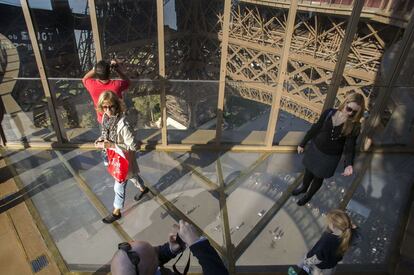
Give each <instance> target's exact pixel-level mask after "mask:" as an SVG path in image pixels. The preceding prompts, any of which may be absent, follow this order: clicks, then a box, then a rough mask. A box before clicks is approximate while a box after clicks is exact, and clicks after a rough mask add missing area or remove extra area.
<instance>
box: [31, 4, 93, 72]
mask: <svg viewBox="0 0 414 275" xmlns="http://www.w3.org/2000/svg"><path fill="white" fill-rule="evenodd" d="M87 2H88V1H87V0H67V1H60V0H52V1H50V3H48V2H47V1H44V4H43V5H40V4H39V1H36V0H29V6H30V9H31V14H32V18H33V24H34V25H35V30H36V31H37V33H38V37H37V39H38V42H39V46H40V49H41V53H42V55H43V62H44V64H45V69H46V73H47V76H48V77H82V76H83V74H84V72H86V71H89V70H90V68H92V64H94V63H95V50H94V47H93V46H94V44H93V37H92V29H91V23H90V22H91V21H90V18H89V10H88V6H87V5H88V3H87Z"/></svg>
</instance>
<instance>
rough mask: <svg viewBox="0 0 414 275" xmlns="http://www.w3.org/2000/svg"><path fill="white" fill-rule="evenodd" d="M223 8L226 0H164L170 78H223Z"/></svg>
mask: <svg viewBox="0 0 414 275" xmlns="http://www.w3.org/2000/svg"><path fill="white" fill-rule="evenodd" d="M223 8H224V1H222V0H210V1H205V0H170V1H164V29H165V71H166V75H167V78H170V79H210V80H217V79H219V78H220V76H219V69H220V40H221V28H222V26H221V25H222V22H221V18H222V14H223Z"/></svg>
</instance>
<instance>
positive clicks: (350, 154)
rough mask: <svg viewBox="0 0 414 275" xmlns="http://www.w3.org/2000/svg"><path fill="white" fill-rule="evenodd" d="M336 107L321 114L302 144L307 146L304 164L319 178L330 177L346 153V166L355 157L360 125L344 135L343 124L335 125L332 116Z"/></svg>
mask: <svg viewBox="0 0 414 275" xmlns="http://www.w3.org/2000/svg"><path fill="white" fill-rule="evenodd" d="M336 112H337V110H336V109H328V110H326V111H325V112H323V113H322V114H321V116H320V117H319V120H318V121H317V122H316V123H315V124H313V125H312V127H311V128H310V129H309V131H308V132H307V133H306V135H305V137H304V138H303V140H302V142H301V144H300V146H301V147H305V145H306V144H307V143H308V142H309V141H310V142H309V144H308V146H307V147H306V150H305V155H304V158H303V165H304V166H305V167H306V169H308V170H309V171H311V172H312V174H314V175H315V176H316V177H319V178H330V177H332V176H333V175H334V173H335V170H336V167H337V166H338V163H339V161H340V159H341V155H342V153H344V154H345V160H344V167H347V166H348V165H352V164H353V161H354V157H355V143H356V139H357V137H358V134H359V131H360V125H359V124H358V125H357V126H356V127H354V129H353V131H352V133H351V134H349V135H347V136H343V135H342V134H341V131H342V126H343V124H341V125H338V126H333V124H332V116H333V115H334V114H335V113H336Z"/></svg>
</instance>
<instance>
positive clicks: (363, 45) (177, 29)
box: [85, 0, 403, 127]
mask: <svg viewBox="0 0 414 275" xmlns="http://www.w3.org/2000/svg"><path fill="white" fill-rule="evenodd" d="M171 2H172V1H164V17H166V14H167V13H169V12H170V13H171V10H167V9H166V7H167V5H168V4H171ZM173 2H174V7H173V9H172V10H173V12H174V17H175V18H176V22H175V25H174V26H172V25H171V24H168V22H166V23H165V27H164V32H165V45H164V46H165V69H166V77H167V78H169V79H194V80H217V79H219V68H220V56H221V48H220V45H221V42H222V40H223V30H222V28H223V9H224V4H223V1H218V0H214V1H201V0H192V1H189V0H176V1H173ZM97 10H98V12H97V14H98V18H99V21H100V26H101V33H102V34H103V46H104V53H105V56H106V57H108V58H109V57H110V56H111V55H112V54H115V55H116V56H117V57H118V58H120V59H122V60H124V62H125V64H126V65H127V69H128V72H129V74H130V76H131V77H132V78H150V79H157V78H158V52H157V39H158V38H157V25H156V16H157V7H156V2H155V1H149V0H145V1H138V2H136V1H125V2H122V3H116V4H114V3H112V2H107V1H97ZM287 16H288V10H287V9H282V8H278V7H275V6H270V3H269V2H266V1H263V2H261V3H260V4H251V3H246V2H243V1H240V2H239V1H235V2H233V4H232V11H231V19H230V34H229V45H228V56H227V60H226V66H227V72H226V75H227V79H228V80H231V81H229V83H228V85H227V86H228V87H229V89H228V92H229V93H230V94H233V95H237V96H241V97H243V98H245V99H249V100H253V101H257V102H260V103H263V104H267V105H271V103H272V97H273V95H274V91H275V87H276V86H277V85H283V94H282V99H281V109H282V110H284V111H286V112H289V113H291V114H294V115H295V116H297V117H300V118H302V119H304V120H307V121H310V122H313V121H314V120H315V119H316V118H317V117H318V116H319V113H320V112H321V109H322V106H323V102H324V100H325V97H326V94H327V90H328V87H329V85H330V83H331V79H332V75H333V72H334V69H335V64H336V63H337V62H338V54H339V51H340V46H341V42H342V40H343V38H344V36H345V32H346V26H347V22H348V19H349V17H348V16H343V17H340V16H335V15H331V14H328V13H316V12H309V11H305V10H299V11H298V13H297V16H296V21H295V27H294V31H293V34H292V42H291V47H290V51H289V59H288V66H287V75H288V77H287V79H286V80H285V82H284V83H279V84H278V83H277V77H278V73H279V62H280V60H281V55H282V48H283V44H284V37H285V35H286V34H285V30H286V26H287ZM137 25H139V28H136V27H134V26H137ZM402 31H403V29H402V28H400V27H397V26H392V25H387V24H383V23H379V22H376V21H374V20H372V19H368V18H361V20H360V22H359V25H358V30H357V33H356V35H355V37H354V39H353V42H352V44H351V50H350V54H349V55H348V58H347V61H346V67H345V71H344V73H343V78H342V81H341V85H340V88H339V91H338V96H337V104H339V103H340V102H341V101H342V100H343V99H344V98H345V96H346V95H347V94H348V93H349V92H352V91H356V92H360V93H362V94H363V95H364V96H365V97H366V100H367V102H372V100H373V99H374V98H375V97H376V90H377V89H376V88H375V87H376V86H380V85H381V81H380V78H379V77H378V75H379V68H380V62H381V58H382V56H383V55H384V53H385V51H386V50H387V48H388V46H389V45H391V44H392V43H395V41H397V40H398V39H400V38H401V35H402ZM85 52H86V51H85ZM154 89H155V90H151V91H146V92H145V93H143V92H142V89H139V91H138V90H137V91H136V93H137V94H149V93H150V94H154V93H157V90H158V89H156V88H154ZM191 89H193V85H191V84H189V85H187V86H186V85H171V86H170V89H168V90H167V111H168V114H169V115H170V116H172V117H173V118H174V119H176V120H177V121H179V122H181V123H182V124H184V125H185V126H187V127H197V125H200V124H202V123H203V122H204V121H203V120H207V119H208V118H204V119H201V120H200V119H198V118H197V117H198V115H197V114H198V113H200V112H201V109H200V107H199V104H197V102H198V101H201V102H205V101H207V99H211V98H212V97H213V96H217V93H216V91H212V87H211V85H205V87H204V86H203V85H201V86H199V87H198V88H197V100H195V99H194V98H193V96H192V94H193V92H191ZM368 107H369V106H368ZM212 113H214V112H212ZM212 116H214V114H212Z"/></svg>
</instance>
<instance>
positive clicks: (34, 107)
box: [0, 80, 57, 144]
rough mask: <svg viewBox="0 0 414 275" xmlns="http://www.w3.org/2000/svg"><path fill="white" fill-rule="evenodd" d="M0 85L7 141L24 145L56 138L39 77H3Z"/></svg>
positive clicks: (3, 125) (3, 124)
mask: <svg viewBox="0 0 414 275" xmlns="http://www.w3.org/2000/svg"><path fill="white" fill-rule="evenodd" d="M0 87H2V89H1V93H2V96H1V100H2V101H3V104H4V107H5V114H4V118H3V121H2V127H3V130H4V132H5V135H6V140H7V141H11V142H22V143H23V144H26V143H27V142H31V141H56V140H57V139H56V136H55V133H54V131H53V128H52V123H51V119H50V115H49V111H48V106H47V100H46V98H45V95H44V92H43V87H42V84H41V82H40V80H4V82H3V83H1V84H0Z"/></svg>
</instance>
